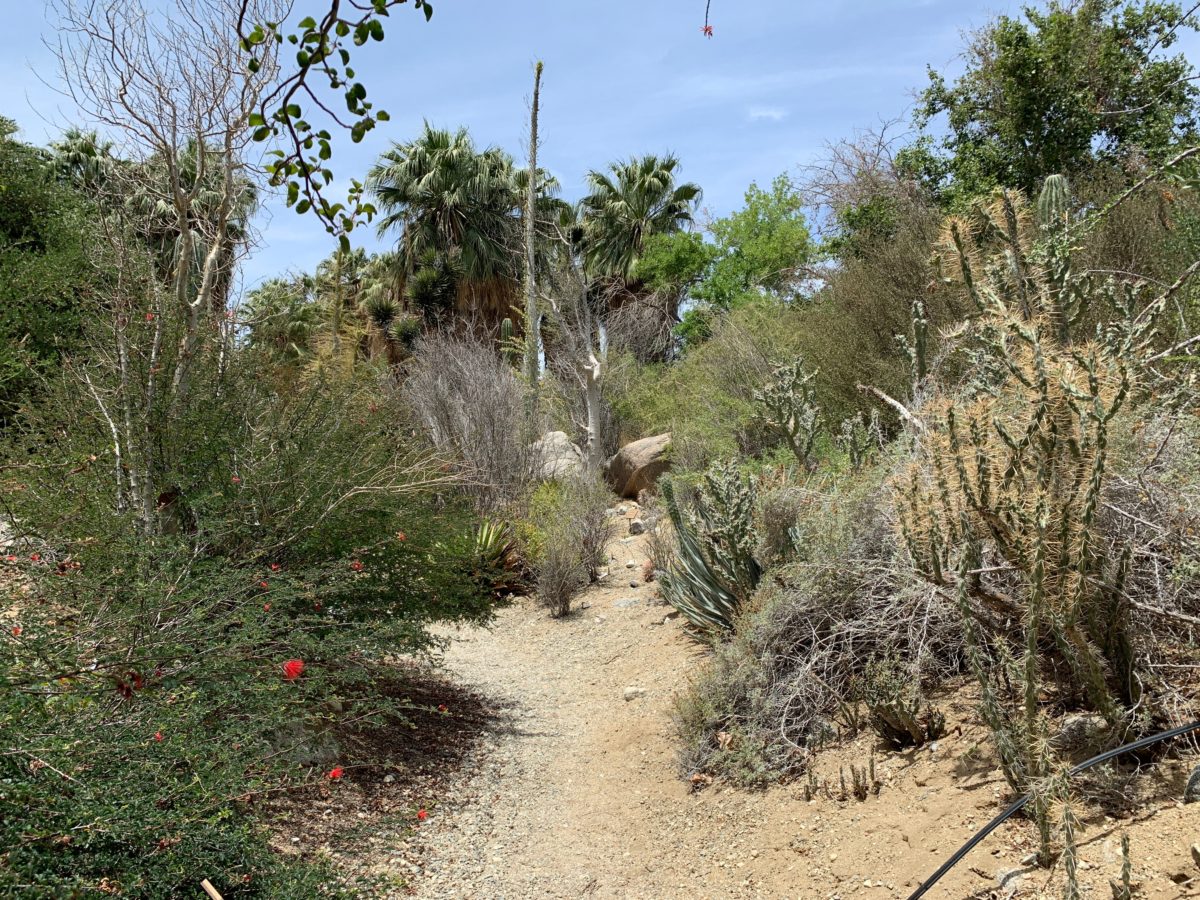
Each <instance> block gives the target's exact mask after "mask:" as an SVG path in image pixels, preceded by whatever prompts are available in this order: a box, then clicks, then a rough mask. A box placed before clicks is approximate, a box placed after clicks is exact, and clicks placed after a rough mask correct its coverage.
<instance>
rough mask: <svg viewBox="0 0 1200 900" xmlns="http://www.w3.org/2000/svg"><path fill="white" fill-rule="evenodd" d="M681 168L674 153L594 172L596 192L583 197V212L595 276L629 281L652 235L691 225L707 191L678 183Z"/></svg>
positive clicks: (586, 243) (590, 177) (591, 182)
mask: <svg viewBox="0 0 1200 900" xmlns="http://www.w3.org/2000/svg"><path fill="white" fill-rule="evenodd" d="M678 167H679V160H678V159H677V158H676V157H675V156H673V155H670V154H668V155H666V156H654V155H647V156H636V157H633V158H632V159H629V160H627V161H626V160H622V161H620V162H615V163H612V164H611V165H610V166H609V167H608V171H607V172H597V171H594V170H593V171H591V172H589V173H588V176H587V180H588V186H589V187H590V189H591V193H589V194H588V195H587V196H586V197H584V198H583V199H582V200H581V201H580V215H581V219H582V224H583V229H582V231H583V234H582V238H583V254H584V263H585V266H586V268H587V270H588V274H589V275H592V276H596V277H601V278H618V279H621V280H623V281H625V282H628V281H629V280H630V277H631V274H632V272H633V267H634V265H635V264H636V263H637V261H638V259H639V258H640V257H641V254H642V250H643V248H644V247H645V242H646V239H647V238H648V237H650V236H651V235H654V234H670V233H671V232H675V231H679V230H681V229H683V228H684V227H686V226H687V225H689V224H691V222H692V213H693V211H694V210H695V207H696V203H697V202H698V201H699V199H700V194H701V191H700V188H699V186H698V185H695V184H692V183H691V182H686V183H684V184H676V183H675V170H676V169H677V168H678Z"/></svg>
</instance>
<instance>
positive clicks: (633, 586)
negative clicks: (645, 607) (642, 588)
mask: <svg viewBox="0 0 1200 900" xmlns="http://www.w3.org/2000/svg"><path fill="white" fill-rule="evenodd" d="M629 586H630V587H631V588H637V586H638V583H637V582H636V581H631V582H629Z"/></svg>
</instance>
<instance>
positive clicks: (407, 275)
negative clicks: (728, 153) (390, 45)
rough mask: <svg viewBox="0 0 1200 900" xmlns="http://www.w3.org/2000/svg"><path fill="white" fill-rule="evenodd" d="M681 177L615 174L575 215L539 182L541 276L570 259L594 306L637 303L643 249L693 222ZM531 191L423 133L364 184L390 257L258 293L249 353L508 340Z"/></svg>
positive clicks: (326, 356) (642, 161)
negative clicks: (596, 300)
mask: <svg viewBox="0 0 1200 900" xmlns="http://www.w3.org/2000/svg"><path fill="white" fill-rule="evenodd" d="M678 168H679V161H678V159H676V158H675V157H674V156H672V155H665V156H654V155H647V156H641V157H634V158H632V159H630V160H628V161H622V162H617V163H613V164H612V165H610V166H609V167H608V168H607V170H605V171H592V172H590V173H589V174H588V178H587V180H588V187H589V193H588V194H587V196H585V197H584V198H583V199H581V200H580V201H579V202H578V203H576V204H574V205H572V204H570V203H567V202H565V201H564V200H562V199H561V198H560V196H559V190H560V189H559V184H558V182H557V181H556V179H555V178H554V177H553V176H551V175H550V174H549V173H547V172H545V171H542V170H539V171H538V172H537V175H536V179H537V184H536V190H535V195H536V197H537V201H536V203H535V217H536V219H535V230H536V233H537V235H538V236H539V240H538V241H537V253H536V255H537V265H538V267H539V268H542V269H544V270H549V269H551V268H553V267H555V266H560V265H563V264H564V263H565V261H566V260H565V258H566V257H569V260H570V262H572V263H573V264H575V265H576V266H577V267H578V268H579V269H580V270H581V271H583V272H585V273H586V275H587V277H588V278H589V279H590V280H592V281H594V283H595V284H596V285H597V295H600V294H603V295H604V296H605V297H609V298H614V297H615V298H620V297H628V296H635V295H636V294H637V293H638V292H639V291H641V290H642V286H641V285H640V284H639V283H638V281H637V279H636V278H635V277H634V272H635V267H636V264H637V262H638V260H639V258H640V256H641V254H642V251H643V249H644V247H645V244H646V241H647V239H648V238H649V237H651V236H652V235H656V234H666V233H671V232H674V231H678V230H680V229H684V228H686V227H688V226H689V225H690V224H691V223H692V220H693V214H694V212H695V209H696V204H697V202H698V200H699V197H700V188H699V187H698V186H696V185H695V184H691V183H678V182H677V180H676V176H677V170H678ZM528 180H529V170H528V169H526V168H521V167H518V166H517V165H516V164H515V163H514V161H513V159H512V157H511V156H509V155H508V154H507V153H505V152H504V151H502V150H500V149H498V148H496V147H486V148H483V149H480V148H478V147H477V146H476V145H475V142H474V141H473V140H472V138H471V135H470V134H469V132H468V131H467V130H466V129H465V128H460V129H458V130H456V131H450V130H445V129H438V128H434V127H433V126H431V125H429V124H428V123H426V124H425V126H424V128H423V130H422V132H421V133H420V134H419V135H418V136H417V137H416V138H414V139H413V140H411V141H408V142H405V143H397V144H394V145H393V146H392V148H391V149H390V150H388V151H387V152H386V153H384V154H383V155H382V156H381V157H380V158H379V160H378V161H377V163H376V164H375V165H374V166H373V167H372V168H371V170H370V172H369V174H368V181H367V183H368V186H369V189H370V190H371V192H372V193H373V195H374V197H375V201H376V205H377V206H378V208H379V210H380V214H381V215H380V219H379V232H380V234H381V235H385V236H390V237H394V239H395V241H396V246H395V250H394V251H393V252H390V253H386V254H380V255H376V256H366V255H365V254H363V253H362V251H353V252H350V253H337V254H335V255H334V256H333V257H331V258H330V259H329V260H327V261H326V262H325V263H323V264H322V265H321V267H320V268H319V270H318V273H317V274H316V276H315V277H311V278H293V279H277V280H274V281H272V282H268V283H267V284H265V285H263V286H262V287H261V288H259V289H258V290H256V291H255V292H253V294H252V296H251V298H250V303H249V304H248V307H247V321H248V324H249V326H250V335H251V343H256V344H258V345H260V346H263V347H267V348H273V349H274V350H275V351H276V352H278V354H279V355H280V357H281V359H283V360H288V361H291V362H297V363H298V362H301V361H304V360H307V362H308V364H309V365H318V366H320V365H330V364H336V365H339V366H340V365H344V364H345V363H346V359H345V358H344V357H346V354H348V353H350V354H354V353H356V354H358V356H359V357H360V358H361V357H363V356H366V357H368V358H378V357H383V358H386V359H387V360H388V361H389V362H395V361H396V360H397V359H399V358H402V357H403V354H404V352H405V350H406V349H407V347H408V346H409V345H410V344H411V341H412V339H413V337H414V336H415V334H417V333H419V331H420V330H421V329H424V328H451V329H456V328H470V329H474V330H476V331H477V332H479V333H483V334H487V335H490V336H492V337H498V336H499V334H500V332H501V324H502V323H503V322H504V320H505V319H508V320H509V321H510V322H512V323H514V324H515V326H516V328H517V329H518V330H519V329H520V328H521V321H522V315H521V310H522V305H523V304H522V279H523V273H524V269H523V260H524V257H523V246H522V237H523V223H524V206H525V198H526V196H527V188H528V183H529V182H528ZM346 358H348V357H346Z"/></svg>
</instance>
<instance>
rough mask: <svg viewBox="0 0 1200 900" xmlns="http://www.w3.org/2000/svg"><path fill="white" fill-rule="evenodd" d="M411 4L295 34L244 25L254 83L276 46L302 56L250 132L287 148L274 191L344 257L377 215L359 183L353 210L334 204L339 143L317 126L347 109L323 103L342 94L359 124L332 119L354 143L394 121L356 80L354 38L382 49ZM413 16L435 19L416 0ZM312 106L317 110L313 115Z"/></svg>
mask: <svg viewBox="0 0 1200 900" xmlns="http://www.w3.org/2000/svg"><path fill="white" fill-rule="evenodd" d="M406 2H407V0H377V2H373V3H371V4H369V5H364V6H360V7H355V8H354V10H353V11H352V12H350V13H349V14H348V15H343V14H342V13H341V11H339V9H338V5H337V4H333V5H332V6H331V7H330V10H329V12H328V14H324V15H320V16H305V17H304V18H302V19H301V20H300V21H299V22H298V23H296V25H295V30H294V31H288V30H287V29H286V28H285V27H284V26H285V23H284V22H282V21H269V20H264V21H258V20H256V19H255V18H254V17H253V16H247V15H245V12H246V10H245V8H243V10H242V15H241V16H239V17H238V19H237V22H236V26H237V30H238V35H237V36H238V37H239V38H240V39H241V47H242V50H243V51H244V52H245V53H246V54H247V59H246V70H247V73H248V74H249V75H250V76H254V75H256V74H257V73H258V72H259V71H260V70H261V69H262V67H263V65H264V60H267V59H272V58H273V56H274V45H276V44H278V45H281V46H282V45H283V44H284V42H285V41H286V43H288V44H290V45H292V46H293V47H295V48H297V49H296V53H295V62H296V65H295V68H294V69H292V68H287V69H284V71H282V72H281V73H279V75H278V79H279V85H278V87H277V88H276V89H275V90H273V91H270V92H268V93H267V94H266V95H265V97H264V99H263V102H262V105H261V106H260V107H259V108H258V109H257V110H255V111H253V112H251V113H250V116H249V118H248V120H247V123H246V124H247V126H248V127H249V128H250V129H251V134H252V136H253V138H254V140H255V141H259V142H264V141H272V140H273V141H274V142H275V143H277V144H279V145H280V146H279V147H277V148H275V149H273V150H271V151H270V156H271V157H273V158H272V159H271V160H270V162H269V163H268V172H269V173H270V176H271V183H272V184H273V185H276V186H285V187H286V196H287V205H288V206H289V207H293V208H295V210H296V212H298V213H300V214H302V215H303V214H304V213H307V212H309V211H310V210H311V212H312V213H313V215H315V216H316V218H317V219H318V221H320V222H321V223H322V224H323V225H324V226H325V229H326V231H328V232H329V233H330V234H331V235H333V236H335V237H337V238H338V239H339V242H340V246H341V249H342V250H343V251H348V250H349V249H350V239H349V235H350V232H351V231H352V230H353V229H354V228H355V226H356V225H358V224H359V223H360V221H361V220H366V221H370V220H371V217H372V216H373V215H374V214H375V207H374V206H372V205H371V204H370V203H368V202H366V200H365V191H364V188H363V184H362V182H360V181H358V180H357V179H352V180H351V182H350V189H349V191H348V192H347V198H346V202H345V203H342V202H339V201H334V200H331V199H329V198H328V197H327V196H326V191H325V189H326V188H327V186H328V185H329V184H330V183H331V182H332V181H333V179H334V172H333V169H332V165H331V163H330V162H329V160H330V159H331V158H332V156H333V135H332V134H331V133H330V132H329V130H328V128H319V127H315V126H314V122H312V121H310V119H315V118H318V117H320V116H321V115H322V114H329V107H330V106H331V105H336V106H340V105H341V104H336V103H335V104H331V103H330V100H331V97H328V96H326V97H324V98H322V96H321V92H322V91H323V90H324V91H327V92H328V93H329V94H332V95H335V96H336V95H338V94H340V99H341V100H342V101H343V102H344V104H345V107H346V110H347V111H348V112H349V114H350V117H351V118H349V119H348V120H347V121H343V120H342V119H339V118H337V117H335V116H333V115H332V114H329V115H330V117H331V118H332V119H333V122H334V123H335V124H336V125H338V126H340V127H343V128H345V129H346V130H347V131H349V133H350V138H351V140H353V141H354V143H358V142H359V141H361V140H362V139H363V137H364V136H366V134H367V133H368V132H369V131H371V130H372V129H374V128H375V126H376V125H377V124H378V123H380V122H386V121H388V118H389V117H388V114H387V112H386V111H385V110H382V109H375V104H374V103H373V102H372V101H368V100H367V89H366V86H365V85H363V83H362V82H360V81H357V80H356V79H355V72H354V69H353V67H352V66H351V65H350V62H351V56H352V51H351V50H350V48H349V46H348V45H347V38H349V39H350V44H351V45H352V46H354V47H356V48H357V47H361V46H363V45H364V44H366V43H367V42H368V41H382V40H383V38H384V24H385V20H386V18H387V16H388V11H389V9H390V8H391V7H394V6H399V5H402V4H404V3H406ZM413 9H415V10H418V11H420V12H421V13H422V14H423V15H424V19H425V21H429V19H430V18H431V17H432V15H433V5H432V4H431V3H430V2H429V0H413ZM322 82H324V85H322ZM307 101H311V102H312V105H311V106H309V107H308V108H307V109H306V108H305V105H304V104H305V103H306V102H307ZM318 124H319V123H318Z"/></svg>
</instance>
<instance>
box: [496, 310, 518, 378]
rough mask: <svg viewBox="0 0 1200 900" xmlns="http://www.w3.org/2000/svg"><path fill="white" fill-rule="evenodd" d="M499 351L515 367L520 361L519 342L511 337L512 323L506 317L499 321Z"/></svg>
mask: <svg viewBox="0 0 1200 900" xmlns="http://www.w3.org/2000/svg"><path fill="white" fill-rule="evenodd" d="M500 352H501V353H503V354H504V359H505V360H507V362H508V364H509V365H510V366H514V367H515V366H517V365H518V364H519V363H520V361H521V348H520V342H519V341H518V340H517V339H516V338H515V337H513V323H512V319H510V318H508V317H505V318H504V320H503V321H502V322H501V323H500Z"/></svg>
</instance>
